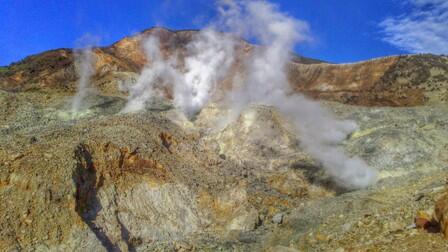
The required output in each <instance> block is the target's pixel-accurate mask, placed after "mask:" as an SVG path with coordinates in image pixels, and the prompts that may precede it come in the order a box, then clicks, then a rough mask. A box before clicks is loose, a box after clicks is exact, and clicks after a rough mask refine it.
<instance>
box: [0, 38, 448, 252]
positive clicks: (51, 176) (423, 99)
mask: <svg viewBox="0 0 448 252" xmlns="http://www.w3.org/2000/svg"><path fill="white" fill-rule="evenodd" d="M151 33H157V34H159V36H161V40H162V45H163V48H164V49H163V51H164V52H165V53H174V52H178V53H179V54H182V51H183V50H185V48H184V46H185V44H186V43H187V42H188V41H189V40H191V37H192V36H194V34H195V32H194V31H180V32H172V31H168V30H163V29H153V30H148V31H145V32H144V35H148V34H151ZM140 40H141V37H139V36H134V37H128V38H125V39H124V40H121V41H119V42H117V43H116V44H114V45H112V46H110V47H105V48H96V49H95V50H94V52H95V54H96V56H97V59H98V60H97V61H96V65H95V68H96V74H95V76H94V77H93V83H94V85H95V86H96V87H97V89H98V90H99V92H100V94H98V95H93V96H91V97H89V98H88V99H87V100H86V104H87V105H88V107H89V109H88V110H87V111H85V112H83V113H80V114H79V115H78V116H77V117H76V118H72V117H71V116H70V114H69V113H68V112H67V111H68V104H69V101H70V97H71V96H72V95H73V94H74V91H75V82H76V80H77V76H76V74H75V68H74V64H73V55H72V51H71V50H68V49H60V50H55V51H50V52H46V53H43V54H40V55H35V56H31V57H29V58H27V59H25V60H23V61H22V62H20V63H17V64H13V65H11V66H9V67H8V68H7V69H6V70H2V71H1V72H0V89H1V90H0V105H1V106H0V201H1V202H3V203H2V204H0V216H1V218H0V250H1V251H16V250H18V251H20V250H23V251H34V250H36V251H106V250H109V251H118V250H119V251H173V250H174V251H190V250H194V251H219V250H222V251H296V250H299V251H345V250H346V251H358V250H365V249H367V250H368V249H372V250H374V249H379V250H386V251H402V250H403V248H406V249H407V250H409V251H422V250H426V249H427V248H428V244H431V246H432V247H431V250H433V251H446V248H447V244H448V243H447V242H446V241H445V240H443V238H442V236H441V235H440V234H430V233H427V232H425V231H419V230H416V229H413V228H409V226H410V224H412V223H413V221H414V217H415V213H416V212H417V211H418V210H426V209H430V208H432V207H433V205H434V202H435V199H436V198H438V196H439V193H440V190H439V189H438V188H443V186H444V185H445V178H446V175H447V174H446V172H447V168H448V165H447V162H448V138H447V135H448V109H447V106H446V95H447V93H446V89H447V86H448V83H447V79H446V78H447V73H446V71H447V65H448V64H447V58H446V57H441V56H432V55H419V56H399V57H390V58H385V59H378V60H373V61H369V62H363V63H357V64H350V65H333V64H327V63H321V62H318V61H313V60H310V59H305V58H299V57H298V58H296V59H295V60H294V61H293V62H291V64H290V66H289V68H290V78H291V80H292V82H291V83H292V85H293V87H294V88H296V89H297V90H299V91H301V92H304V93H307V94H309V95H311V96H313V97H315V98H319V99H323V100H329V101H328V102H325V104H324V105H325V106H327V107H328V108H329V109H331V110H333V111H334V112H335V113H336V114H337V116H338V117H340V118H343V119H351V120H355V121H356V122H357V123H358V124H359V126H360V129H359V130H358V131H356V132H355V133H353V134H352V135H351V136H350V137H349V139H347V140H346V141H345V142H344V144H343V148H345V150H346V151H347V152H348V153H349V154H350V155H358V156H361V157H363V158H364V159H365V160H366V161H367V162H368V164H369V165H370V166H372V167H374V168H375V169H377V170H379V171H380V178H381V179H380V181H379V182H378V184H377V185H375V186H373V187H371V188H368V189H365V190H360V191H356V192H347V191H344V190H342V189H341V188H339V187H338V186H336V185H335V184H334V183H332V181H331V179H330V178H329V177H328V175H327V174H325V172H324V171H323V170H322V169H321V167H320V164H319V163H318V162H316V161H314V160H313V159H312V158H311V157H310V156H309V155H308V154H307V153H306V152H304V151H303V150H302V149H301V147H300V144H299V142H300V139H297V138H298V136H296V135H295V134H294V131H292V130H291V126H290V125H289V122H288V118H285V117H282V116H281V115H280V114H279V113H278V112H277V111H276V110H275V109H273V108H270V107H266V106H253V107H251V108H250V109H248V110H247V111H244V112H243V113H242V115H241V116H240V117H239V118H238V119H237V120H236V121H234V122H232V123H231V124H229V125H227V126H226V127H224V128H220V127H216V122H217V121H219V118H220V116H221V115H222V114H225V112H226V111H223V110H222V109H221V108H219V106H218V105H217V104H210V106H208V107H207V108H205V109H203V110H202V112H201V113H200V114H199V115H198V116H197V119H196V120H195V121H193V122H189V121H186V120H185V119H183V118H182V117H181V116H178V112H177V111H176V110H175V109H173V107H172V106H171V105H170V101H169V100H163V101H155V103H157V104H156V105H157V109H152V110H151V109H149V110H146V111H143V112H141V113H136V114H129V115H124V114H120V113H119V111H120V110H121V109H122V108H123V106H124V104H125V102H126V101H125V99H124V98H123V96H124V95H125V94H122V93H121V92H120V91H119V90H118V88H117V83H119V82H120V81H132V80H133V79H134V80H135V78H136V77H137V75H138V72H139V70H140V69H141V67H142V66H143V65H144V63H145V62H146V60H147V59H145V58H144V57H143V54H142V53H141V50H140V45H139V41H140ZM251 47H252V46H251V45H249V44H246V43H245V42H242V45H241V46H240V48H239V50H243V51H247V50H250V48H251ZM241 55H244V54H241ZM305 63H313V64H305ZM235 67H236V68H238V65H237V66H235ZM236 70H238V69H236ZM230 79H231V77H228V80H230ZM228 80H227V81H228ZM227 84H228V83H227ZM227 84H226V83H223V86H224V87H223V89H225V88H226V87H227V86H226V85H227ZM168 98H169V97H168ZM354 104H355V105H365V106H353V105H354ZM416 105H421V106H416ZM436 212H437V216H438V217H439V218H440V220H442V222H446V221H444V220H445V219H446V216H445V215H446V209H445V208H444V207H439V210H437V211H436ZM443 230H445V231H446V227H445V228H444V229H443Z"/></svg>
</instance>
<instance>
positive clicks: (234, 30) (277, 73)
mask: <svg viewBox="0 0 448 252" xmlns="http://www.w3.org/2000/svg"><path fill="white" fill-rule="evenodd" d="M218 10H219V14H220V18H219V19H218V20H217V22H216V23H215V24H214V27H220V28H221V29H223V30H224V31H226V32H228V33H230V34H234V35H237V36H241V37H245V38H247V39H249V40H255V41H256V42H258V43H260V44H262V46H260V47H256V48H254V49H253V50H252V51H251V53H250V56H249V57H247V59H246V60H245V62H244V64H245V68H244V69H245V71H244V74H241V75H237V76H236V77H235V79H234V82H233V90H232V91H231V92H230V93H229V99H227V100H229V101H230V104H229V106H231V108H232V109H233V112H234V114H236V115H239V114H240V112H241V111H243V110H244V109H245V108H247V107H248V106H249V105H250V104H252V103H261V104H266V105H271V106H274V107H276V108H277V109H278V110H279V111H280V112H281V113H282V114H283V115H285V117H287V118H289V119H290V120H291V121H292V122H293V124H294V126H295V128H296V130H297V133H298V135H299V136H300V140H301V145H302V147H303V148H304V149H305V150H306V151H307V152H308V153H310V154H311V155H312V156H313V157H314V158H315V159H316V160H318V161H320V162H321V163H322V165H323V167H324V168H325V169H326V171H327V172H328V173H329V174H330V175H332V176H333V178H334V179H335V180H336V181H337V182H338V183H339V184H340V185H342V186H344V187H347V188H363V187H366V186H369V185H371V184H373V183H375V182H376V178H377V174H376V171H375V170H373V169H371V168H370V167H368V165H367V164H366V163H365V162H364V161H363V160H361V159H359V158H351V157H349V156H347V155H346V154H345V153H344V151H343V150H342V149H341V148H340V147H338V145H339V144H340V143H341V142H342V141H343V140H344V139H346V137H347V136H348V135H349V134H350V133H351V132H353V131H354V130H356V128H357V126H356V123H355V122H352V121H339V120H337V119H336V118H335V117H334V116H333V115H332V114H331V113H330V112H329V111H327V110H325V109H324V108H323V107H321V106H320V104H319V103H318V102H315V101H311V100H309V99H307V98H305V97H304V96H303V95H297V94H294V92H292V90H291V88H290V85H289V83H288V78H287V73H286V67H287V64H288V62H289V61H290V59H291V52H292V51H293V50H294V47H295V45H296V44H297V43H299V42H302V41H305V40H308V39H309V37H308V35H307V34H308V26H307V24H306V23H305V22H302V21H299V20H296V19H294V18H292V17H289V16H287V15H285V14H283V13H281V12H280V11H279V10H278V8H277V7H276V6H275V5H273V4H270V3H268V2H266V1H234V0H223V1H220V2H219V3H218ZM235 44H236V43H235V39H234V37H232V36H229V35H224V34H223V33H219V32H216V31H214V29H212V28H211V27H209V28H207V29H205V30H203V31H201V32H200V33H199V34H198V35H197V36H196V37H195V38H194V39H193V41H192V42H191V43H189V45H188V46H187V57H186V58H185V61H184V65H183V66H182V67H180V66H179V64H178V61H177V60H176V58H174V57H173V56H172V57H168V58H165V57H163V56H162V53H161V50H160V45H159V43H158V40H157V39H156V38H154V37H150V38H148V39H147V40H146V42H145V46H144V48H145V53H146V56H147V58H148V59H149V62H150V63H149V64H148V65H147V66H145V68H144V69H143V71H142V74H141V76H140V78H139V79H138V80H137V83H136V84H135V85H133V86H130V87H129V92H130V95H129V101H128V103H127V104H126V107H125V108H124V110H123V111H124V112H132V111H137V110H140V109H142V108H144V107H145V104H146V103H147V102H148V101H150V99H151V98H152V97H153V96H154V95H155V94H156V90H157V88H158V87H160V86H165V87H166V86H170V87H171V88H172V90H173V96H174V104H175V105H176V107H178V108H179V109H180V110H181V111H183V112H184V114H185V115H186V116H188V117H190V118H191V117H192V116H193V115H194V114H196V113H197V112H199V111H200V110H201V109H202V108H203V107H204V106H205V105H206V104H207V103H208V102H209V101H210V99H211V97H212V96H213V94H214V93H215V91H216V90H215V89H216V86H217V84H218V83H219V81H220V80H222V79H223V78H224V76H226V74H228V71H229V69H230V67H231V65H232V64H233V63H234V62H235V55H234V54H235V50H234V49H235Z"/></svg>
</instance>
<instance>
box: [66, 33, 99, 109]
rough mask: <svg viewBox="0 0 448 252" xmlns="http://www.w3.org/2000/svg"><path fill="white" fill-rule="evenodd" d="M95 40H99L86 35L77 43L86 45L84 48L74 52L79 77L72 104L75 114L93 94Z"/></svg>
mask: <svg viewBox="0 0 448 252" xmlns="http://www.w3.org/2000/svg"><path fill="white" fill-rule="evenodd" d="M94 40H97V38H95V37H93V36H91V35H84V36H83V37H82V38H81V39H80V40H79V41H78V42H77V43H78V44H84V48H82V49H76V50H75V52H74V57H75V67H76V72H77V74H78V76H79V79H78V90H77V93H76V95H75V96H74V97H73V100H72V104H71V111H72V113H74V114H75V113H77V112H79V111H80V110H81V109H82V105H83V102H84V100H85V98H86V97H87V96H88V95H89V94H90V93H92V92H93V87H91V85H90V78H91V77H92V76H93V74H94V73H95V67H94V64H95V55H94V53H93V51H92V44H93V42H94Z"/></svg>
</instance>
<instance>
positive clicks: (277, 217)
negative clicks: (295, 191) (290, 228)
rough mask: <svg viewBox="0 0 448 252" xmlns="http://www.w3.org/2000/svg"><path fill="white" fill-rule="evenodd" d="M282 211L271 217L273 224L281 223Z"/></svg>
mask: <svg viewBox="0 0 448 252" xmlns="http://www.w3.org/2000/svg"><path fill="white" fill-rule="evenodd" d="M283 215H284V214H283V213H278V214H276V215H274V216H273V217H272V222H273V223H275V224H282V223H283Z"/></svg>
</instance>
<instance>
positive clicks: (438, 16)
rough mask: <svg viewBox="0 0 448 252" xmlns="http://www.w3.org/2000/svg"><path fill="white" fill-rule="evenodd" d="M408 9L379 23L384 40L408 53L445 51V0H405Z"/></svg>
mask: <svg viewBox="0 0 448 252" xmlns="http://www.w3.org/2000/svg"><path fill="white" fill-rule="evenodd" d="M406 3H407V4H408V5H411V8H412V9H411V11H410V12H409V13H407V14H403V15H400V16H398V17H389V18H387V19H385V20H383V21H382V22H381V23H380V27H381V28H382V29H383V32H384V35H385V37H384V38H383V40H384V41H386V42H388V43H390V44H392V45H394V46H396V47H398V48H400V49H403V50H405V51H408V52H411V53H434V54H448V0H408V1H407V2H406Z"/></svg>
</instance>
